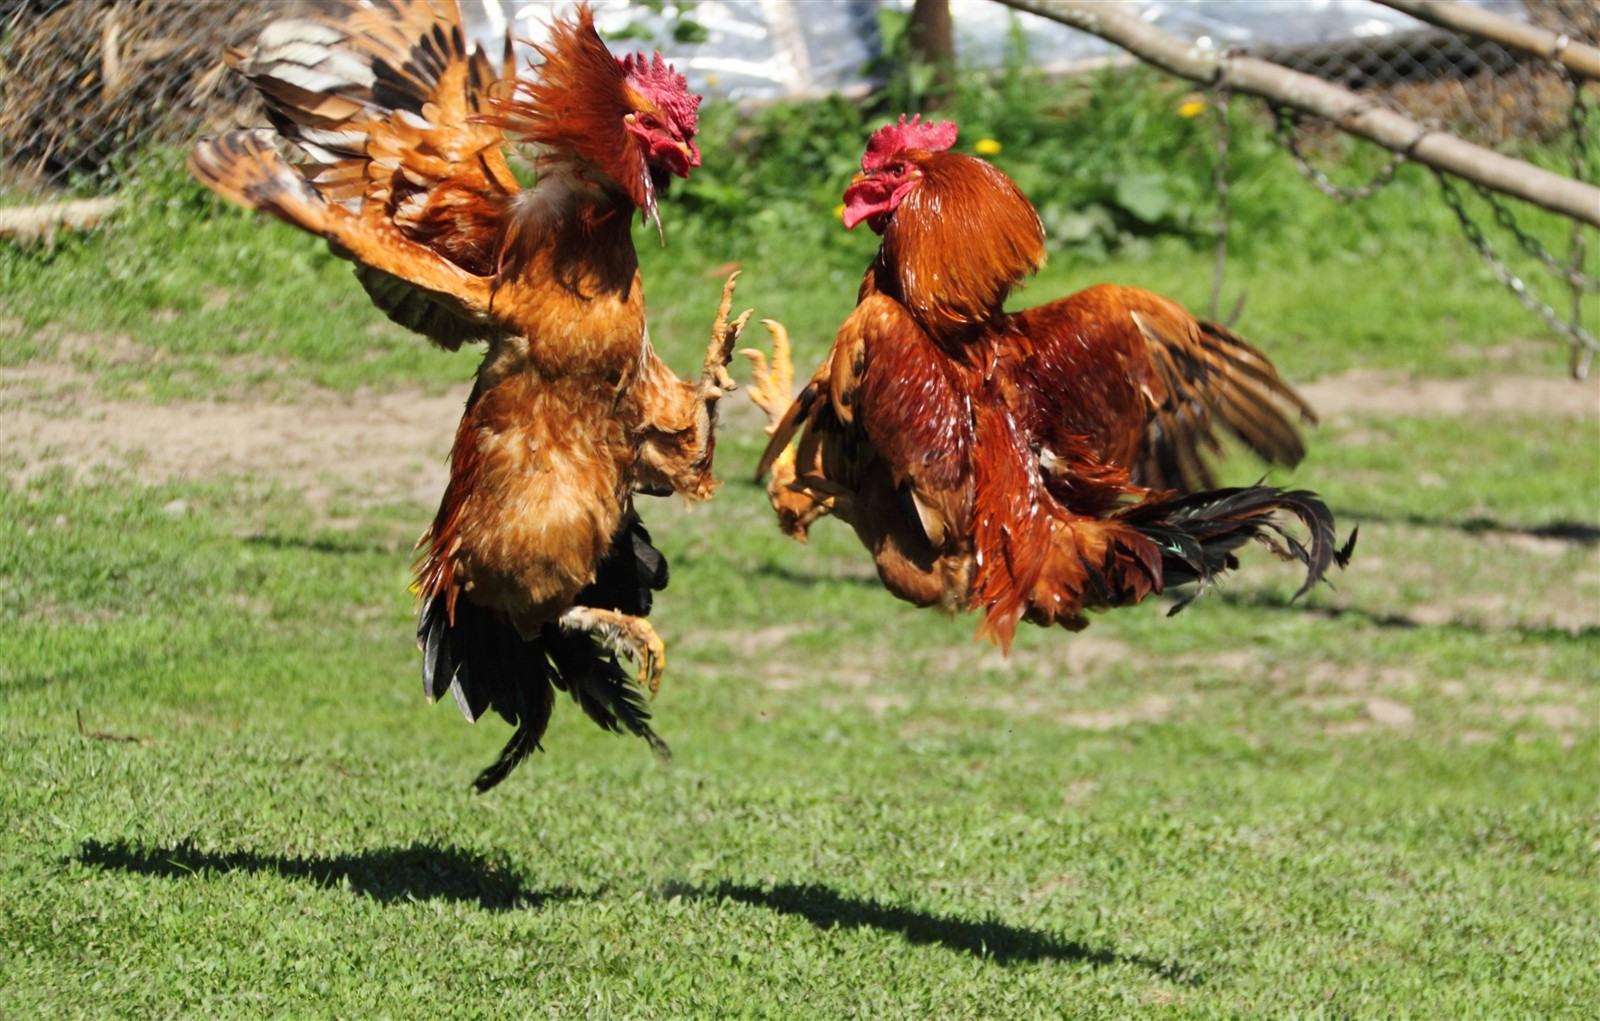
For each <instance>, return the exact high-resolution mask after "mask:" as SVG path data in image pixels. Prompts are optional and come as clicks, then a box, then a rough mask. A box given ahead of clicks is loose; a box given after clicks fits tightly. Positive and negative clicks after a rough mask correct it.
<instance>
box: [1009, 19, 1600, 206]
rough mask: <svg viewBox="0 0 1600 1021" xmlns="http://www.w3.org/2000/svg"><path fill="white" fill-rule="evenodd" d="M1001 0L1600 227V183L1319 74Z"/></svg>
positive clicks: (1131, 26)
mask: <svg viewBox="0 0 1600 1021" xmlns="http://www.w3.org/2000/svg"><path fill="white" fill-rule="evenodd" d="M1000 2H1001V3H1003V4H1005V5H1007V6H1008V7H1014V8H1016V9H1017V10H1020V11H1028V12H1029V13H1031V14H1037V15H1039V16H1041V17H1045V18H1049V19H1050V20H1052V21H1059V22H1060V23H1062V24H1063V25H1069V26H1071V27H1072V28H1076V29H1080V30H1082V31H1084V32H1089V33H1091V34H1093V35H1097V36H1099V37H1100V38H1102V39H1104V40H1106V41H1107V42H1111V43H1115V44H1116V45H1118V46H1120V47H1122V48H1123V49H1125V50H1127V51H1128V52H1129V53H1132V54H1133V55H1134V56H1136V57H1138V58H1139V59H1140V60H1144V61H1146V62H1148V63H1151V64H1155V65H1157V66H1158V67H1161V68H1163V69H1165V70H1167V71H1170V72H1171V73H1173V74H1175V75H1178V76H1180V77H1183V78H1188V79H1190V80H1192V81H1197V82H1202V83H1212V82H1215V81H1217V80H1218V78H1219V76H1221V75H1223V74H1224V73H1225V74H1226V76H1227V84H1228V87H1229V88H1230V89H1232V90H1233V91H1234V92H1236V93H1244V94H1246V95H1251V96H1256V97H1257V98H1260V99H1265V100H1267V101H1268V102H1271V103H1274V104H1276V105H1278V106H1285V107H1289V108H1290V109H1293V110H1299V111H1300V112H1302V113H1308V114H1312V115H1314V116H1317V117H1322V118H1325V119H1327V120H1329V121H1332V122H1333V124H1334V125H1336V126H1337V127H1339V128H1340V129H1341V130H1343V131H1346V132H1348V133H1349V134H1352V135H1356V136H1358V137H1360V138H1365V139H1367V140H1368V141H1370V142H1375V143H1377V144H1378V145H1381V146H1383V147H1385V148H1387V149H1391V150H1393V151H1395V152H1402V153H1405V154H1406V155H1407V156H1408V157H1410V158H1411V159H1413V160H1415V161H1416V162H1418V163H1421V164H1423V165H1424V166H1428V167H1432V168H1433V169H1435V170H1439V171H1443V172H1444V173H1447V174H1452V175H1454V176H1456V177H1459V178H1461V179H1463V180H1466V181H1471V182H1472V183H1473V184H1479V185H1482V186H1484V187H1485V188H1491V189H1493V190H1495V191H1498V192H1502V193H1504V194H1506V195H1510V196H1512V197H1514V198H1519V199H1522V200H1523V201H1526V202H1531V203H1533V204H1534V205H1536V206H1539V207H1541V208H1543V209H1548V210H1550V211H1551V212H1553V213H1560V214H1561V215H1563V216H1567V217H1570V218H1572V219H1574V220H1577V221H1579V222H1580V223H1587V224H1589V225H1591V226H1595V227H1600V188H1596V187H1593V186H1592V185H1588V184H1585V183H1583V182H1582V181H1575V180H1572V179H1571V178H1567V177H1562V176H1561V175H1560V174H1553V173H1551V172H1550V171H1548V170H1543V169H1541V168H1539V167H1536V166H1534V165H1533V164H1531V163H1526V162H1524V161H1522V160H1518V159H1512V158H1511V157H1509V156H1502V155H1500V154H1499V153H1497V152H1494V151H1492V150H1489V149H1485V148H1483V147H1481V146H1476V145H1473V144H1472V143H1470V142H1466V141H1463V140H1461V139H1459V138H1457V137H1456V136H1454V135H1452V134H1450V133H1449V132H1448V131H1442V130H1436V129H1433V128H1430V127H1428V126H1427V125H1425V124H1421V123H1419V122H1418V121H1415V120H1413V119H1412V118H1410V117H1407V116H1406V115H1405V114H1402V113H1397V112H1396V111H1394V110H1391V109H1388V108H1386V107H1384V106H1381V105H1378V104H1375V103H1373V102H1372V101H1371V100H1370V99H1367V98H1364V97H1362V96H1359V95H1357V94H1356V93H1354V92H1351V91H1350V90H1349V89H1344V88H1340V87H1339V86H1337V85H1333V84H1330V83H1328V82H1325V81H1323V80H1322V79H1320V78H1316V77H1313V76H1312V75H1309V74H1301V73H1300V72H1298V71H1291V70H1290V69H1288V68H1286V67H1283V66H1281V65H1278V64H1274V63H1271V62H1269V61H1265V60H1261V59H1259V58H1257V57H1247V56H1231V57H1227V58H1224V57H1223V56H1222V55H1221V54H1219V53H1215V52H1213V51H1211V50H1204V49H1201V48H1200V47H1198V46H1195V45H1194V44H1193V43H1190V42H1187V41H1185V40H1183V39H1179V38H1178V37H1177V36H1174V35H1170V34H1168V33H1166V32H1163V31H1161V30H1160V29H1158V28H1155V27H1153V26H1151V25H1147V24H1145V23H1144V22H1142V21H1140V20H1139V19H1138V18H1136V17H1134V16H1133V15H1131V14H1127V13H1124V12H1123V10H1121V9H1120V7H1119V6H1118V5H1116V4H1111V3H1096V2H1093V0H1000ZM1224 63H1225V64H1226V71H1224V70H1223V66H1224Z"/></svg>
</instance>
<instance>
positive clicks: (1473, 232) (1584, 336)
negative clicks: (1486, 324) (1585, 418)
mask: <svg viewBox="0 0 1600 1021" xmlns="http://www.w3.org/2000/svg"><path fill="white" fill-rule="evenodd" d="M1434 176H1435V177H1437V178H1438V179H1439V187H1440V189H1441V190H1442V191H1443V193H1444V200H1445V204H1446V205H1448V206H1449V207H1450V210H1451V212H1453V213H1455V214H1456V219H1457V220H1459V221H1461V229H1462V231H1463V232H1464V233H1465V234H1466V235H1467V241H1469V242H1470V243H1471V244H1472V247H1473V248H1476V249H1477V250H1478V254H1479V255H1481V256H1483V261H1484V262H1486V263H1488V265H1489V269H1490V270H1491V271H1493V273H1494V275H1495V278H1496V279H1497V280H1499V281H1500V282H1501V283H1502V284H1504V285H1505V286H1506V287H1508V288H1510V289H1511V293H1512V294H1514V295H1516V298H1517V300H1518V301H1519V302H1521V303H1522V307H1523V308H1525V309H1527V310H1528V311H1529V312H1532V313H1533V314H1534V315H1536V316H1538V317H1539V318H1540V319H1542V320H1544V323H1545V325H1546V326H1548V327H1549V328H1550V329H1552V330H1554V331H1555V332H1556V333H1559V334H1561V335H1562V336H1564V337H1566V338H1567V340H1568V341H1569V342H1571V343H1572V345H1573V346H1574V357H1573V365H1572V373H1573V375H1574V376H1575V377H1576V378H1578V379H1582V378H1584V376H1586V375H1587V374H1588V371H1589V362H1590V360H1591V359H1592V358H1593V357H1594V354H1595V352H1596V351H1600V340H1596V339H1595V338H1594V337H1593V336H1591V335H1590V334H1589V332H1588V331H1587V330H1585V329H1584V328H1583V326H1582V325H1580V321H1579V320H1578V319H1576V318H1574V319H1573V321H1572V322H1570V323H1569V322H1566V321H1564V320H1563V319H1561V317H1560V316H1558V315H1556V310H1555V309H1553V308H1551V307H1550V306H1549V305H1546V304H1545V303H1544V302H1542V301H1540V300H1539V299H1538V298H1536V297H1534V296H1533V295H1532V294H1530V293H1529V292H1528V285H1527V284H1525V283H1523V282H1522V279H1521V278H1520V277H1518V276H1517V275H1516V274H1515V273H1513V272H1511V269H1510V268H1509V267H1508V266H1506V264H1505V263H1504V262H1502V261H1501V260H1500V257H1499V256H1498V255H1496V254H1495V252H1494V249H1493V248H1492V247H1491V246H1490V244H1489V239H1488V238H1486V237H1485V236H1484V234H1483V229H1482V228H1480V227H1479V226H1478V224H1477V223H1476V222H1475V221H1474V220H1473V219H1472V217H1471V215H1470V214H1468V212H1467V209H1466V205H1465V203H1464V202H1463V201H1462V198H1461V193H1460V191H1458V190H1457V189H1456V185H1455V182H1454V181H1452V180H1451V179H1450V176H1449V175H1448V174H1445V173H1442V172H1440V171H1437V170H1436V171H1434Z"/></svg>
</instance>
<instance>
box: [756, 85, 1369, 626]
mask: <svg viewBox="0 0 1600 1021" xmlns="http://www.w3.org/2000/svg"><path fill="white" fill-rule="evenodd" d="M955 136H956V126H955V125H954V124H951V123H948V122H946V123H937V124H936V123H932V122H926V123H925V122H922V121H921V119H920V118H912V120H911V121H909V122H907V120H906V119H905V118H904V117H901V118H900V120H899V122H898V123H896V124H892V125H889V126H887V127H885V128H883V129H882V130H880V131H878V132H877V133H875V134H874V135H873V136H872V138H871V141H870V142H869V144H868V147H867V152H866V155H865V156H864V157H863V159H862V161H861V167H862V173H861V174H860V175H858V176H857V177H856V178H855V180H854V182H853V183H852V184H851V186H850V188H849V189H848V190H847V191H846V192H845V196H844V201H845V206H844V221H845V226H846V227H854V226H856V225H857V224H859V223H862V222H866V223H867V224H868V225H869V226H870V227H871V228H872V229H873V230H874V231H876V232H877V233H879V234H881V235H882V236H883V244H882V246H881V247H880V249H879V251H878V257H877V259H876V260H875V261H874V262H873V263H872V266H871V267H870V268H869V269H868V270H867V273H866V277H865V279H863V280H862V283H861V292H860V298H859V304H858V305H857V307H856V310H855V312H854V313H852V314H851V316H850V317H849V318H848V319H847V320H846V321H845V323H844V325H843V327H841V328H840V330H839V334H838V337H837V338H836V339H835V340H834V343H833V347H832V349H831V350H830V351H829V353H828V355H827V358H826V359H825V360H824V362H823V364H822V367H821V368H820V369H818V370H817V373H816V375H814V376H813V377H812V378H811V381H810V383H808V384H807V385H806V387H805V388H804V389H803V390H802V391H801V392H800V395H799V396H798V397H797V398H795V399H794V401H793V402H790V401H789V399H788V398H789V393H790V387H791V385H792V379H793V373H792V369H791V368H790V364H789V347H788V340H787V337H786V335H785V334H784V332H783V330H782V328H781V327H780V326H778V325H777V324H775V323H768V324H767V325H768V327H769V328H770V329H771V330H772V332H773V337H774V353H773V359H772V365H771V366H770V367H769V366H768V364H767V362H766V359H765V357H764V356H763V355H762V354H761V353H760V352H756V351H753V350H747V351H746V352H745V353H746V354H747V355H749V356H750V358H751V360H752V361H753V362H754V363H755V368H756V378H757V386H756V387H755V388H754V389H753V392H752V396H753V397H754V398H755V400H756V402H757V404H759V405H760V406H761V407H762V408H763V409H764V410H765V411H766V412H767V414H768V415H769V417H770V418H771V420H772V424H771V426H769V428H768V432H769V433H770V434H771V437H772V438H771V441H770V442H769V444H768V445H767V449H766V453H765V455H764V456H763V457H762V460H761V463H760V468H759V469H758V472H757V477H758V478H759V477H761V476H762V475H764V474H765V473H766V472H767V471H768V470H769V469H771V470H772V472H773V478H772V482H771V483H770V484H769V487H768V495H769V497H770V499H771V501H772V505H773V508H774V510H776V511H777V514H778V519H779V523H780V525H781V527H782V528H783V529H784V531H786V532H787V533H789V534H790V535H793V536H795V537H797V538H799V539H802V540H803V539H804V538H805V535H806V529H807V527H808V526H809V525H810V524H811V523H812V522H813V521H815V520H816V519H817V518H818V517H820V516H822V515H825V514H832V515H834V516H836V517H839V518H842V519H844V520H845V521H847V522H849V523H850V525H851V526H852V527H853V528H854V529H855V531H856V534H857V535H858V536H859V537H860V539H861V541H862V542H863V543H864V544H865V545H866V547H867V548H868V549H869V550H871V551H872V555H873V559H874V560H875V562H876V563H877V567H878V574H879V577H880V578H881V579H882V580H883V583H884V585H885V586H886V587H887V588H888V589H889V590H890V591H891V592H893V593H894V594H895V595H897V596H899V597H900V598H902V599H905V600H908V601H910V602H912V603H915V604H917V605H919V606H930V605H938V606H942V607H944V608H946V609H947V610H951V611H959V610H967V609H973V608H978V609H981V610H982V611H983V613H984V622H983V626H982V629H981V633H983V634H985V635H986V636H988V637H990V638H991V639H993V640H994V641H996V642H997V643H998V644H1000V646H1001V647H1002V648H1007V647H1009V645H1010V643H1011V640H1012V637H1013V635H1014V633H1015V630H1016V626H1017V623H1018V621H1020V620H1024V619H1026V620H1029V621H1032V622H1034V623H1036V624H1042V625H1047V624H1061V625H1063V626H1065V627H1067V628H1069V629H1071V630H1078V629H1080V628H1083V627H1084V626H1086V625H1087V623H1088V621H1087V619H1086V618H1085V616H1084V612H1085V611H1086V610H1101V609H1108V608H1110V607H1114V606H1125V605H1130V604H1133V603H1137V602H1139V601H1140V600H1142V599H1144V598H1145V597H1146V596H1148V595H1150V594H1151V593H1156V592H1161V591H1163V590H1164V589H1166V588H1168V587H1171V586H1176V585H1180V584H1184V583H1187V582H1199V583H1201V584H1202V585H1203V584H1204V583H1205V582H1207V581H1209V580H1210V579H1211V578H1212V577H1213V576H1215V575H1216V574H1217V572H1219V571H1221V570H1223V569H1224V568H1229V567H1233V566H1235V561H1234V558H1233V551H1234V550H1236V549H1237V548H1238V547H1240V546H1241V545H1243V544H1244V542H1245V541H1246V540H1248V539H1252V538H1254V539H1260V540H1262V541H1264V542H1265V543H1266V544H1267V545H1268V546H1270V547H1271V548H1272V549H1273V550H1274V551H1275V552H1277V553H1278V554H1279V555H1280V556H1284V557H1291V556H1292V557H1294V558H1296V559H1298V560H1299V561H1300V562H1301V563H1303V564H1304V565H1305V567H1306V569H1307V578H1306V582H1305V586H1304V587H1303V588H1302V589H1301V592H1304V591H1305V590H1306V589H1307V588H1309V587H1310V586H1311V585H1313V584H1315V583H1316V581H1317V580H1319V579H1320V578H1322V577H1323V575H1324V573H1325V572H1326V571H1327V569H1328V567H1329V566H1330V565H1331V564H1333V563H1338V564H1339V565H1341V566H1343V565H1344V563H1345V561H1346V560H1347V558H1348V557H1349V554H1350V551H1351V545H1352V544H1353V542H1354V535H1353V534H1352V536H1351V541H1350V542H1349V543H1347V544H1346V545H1345V546H1344V547H1343V548H1336V545H1335V540H1334V532H1333V517H1332V515H1331V514H1330V513H1329V511H1328V508H1327V506H1326V505H1325V504H1324V503H1323V502H1322V501H1321V500H1319V499H1318V498H1317V497H1316V496H1315V495H1314V494H1312V493H1309V492H1304V491H1293V492H1286V491H1284V490H1281V489H1276V488H1273V487H1270V486H1261V485H1256V486H1249V487H1245V488H1239V489H1213V488H1211V487H1212V486H1213V485H1214V483H1213V482H1212V478H1211V474H1210V472H1209V470H1208V469H1207V466H1206V463H1205V461H1204V458H1203V452H1204V451H1212V452H1215V451H1217V450H1219V449H1220V446H1219V441H1218V436H1217V432H1218V427H1219V426H1220V427H1221V428H1222V429H1225V430H1226V431H1228V432H1230V433H1232V434H1233V435H1235V436H1237V437H1238V438H1239V439H1241V440H1243V441H1244V442H1245V443H1246V444H1247V445H1248V446H1249V447H1250V448H1251V449H1252V450H1254V451H1255V452H1256V453H1257V454H1259V455H1261V456H1262V457H1263V458H1265V459H1266V460H1268V461H1270V462H1276V463H1280V464H1286V465H1294V464H1296V463H1298V462H1299V461H1300V459H1301V457H1302V456H1303V454H1304V447H1303V445H1302V443H1301V441H1300V438H1299V435H1298V433H1297V431H1296V427H1295V423H1294V418H1295V417H1299V418H1301V419H1304V420H1306V421H1313V420H1314V419H1313V416H1312V413H1311V410H1310V408H1308V407H1307V406H1306V404H1305V402H1304V401H1302V400H1301V399H1300V398H1299V396H1297V395H1296V394H1295V393H1294V391H1292V390H1290V389H1289V387H1288V386H1286V385H1285V384H1284V383H1283V381H1282V380H1281V379H1279V378H1278V374H1277V372H1276V371H1275V370H1274V369H1273V367H1272V365H1271V364H1270V363H1269V362H1268V361H1267V360H1266V358H1265V357H1264V356H1263V355H1262V354H1261V353H1260V352H1259V351H1257V350H1255V349H1254V348H1252V347H1251V346H1250V345H1248V344H1246V343H1245V342H1244V341H1242V340H1240V339H1239V338H1238V337H1236V336H1234V335H1233V334H1232V333H1230V332H1229V331H1227V330H1226V329H1224V328H1222V327H1220V326H1217V325H1214V324H1211V323H1203V322H1199V321H1197V320H1196V319H1194V317H1192V316H1190V315H1189V314H1188V313H1187V312H1185V311H1184V310H1183V309H1182V308H1180V307H1179V306H1178V305H1176V304H1174V303H1173V302H1171V301H1168V300H1167V299H1165V298H1162V297H1160V296H1158V295H1155V294H1151V293H1150V292H1148V291H1141V290H1137V289H1134V288H1129V287H1114V286H1110V285H1101V286H1098V287H1093V288H1090V289H1089V290H1087V291H1083V292H1081V293H1079V294H1074V295H1072V296H1070V297H1067V298H1063V299H1061V300H1060V301H1055V302H1052V303H1050V304H1048V305H1042V306H1040V307H1038V308H1033V309H1029V310H1027V311H1025V312H1020V313H1016V314H1009V313H1007V312H1006V311H1005V309H1004V307H1003V306H1004V304H1005V301H1006V298H1007V297H1008V295H1009V294H1010V293H1011V290H1012V288H1014V287H1016V286H1017V285H1018V284H1020V283H1021V282H1022V281H1023V279H1024V278H1025V277H1026V276H1027V275H1028V274H1030V273H1032V272H1033V271H1035V270H1036V269H1038V268H1039V266H1040V265H1042V264H1043V262H1044V257H1045V248H1044V229H1043V227H1042V225H1041V224H1040V222H1039V217H1038V215H1037V214H1036V213H1035V211H1034V209H1033V207H1032V205H1030V204H1029V202H1028V200H1027V198H1026V197H1024V196H1023V194H1022V192H1021V191H1020V190H1018V188H1017V186H1016V185H1015V184H1013V183H1012V181H1011V180H1010V178H1008V177H1006V176H1005V175H1004V174H1002V173H1001V172H1000V171H999V170H997V169H995V168H994V167H993V166H991V165H990V164H988V163H986V162H985V161H983V160H980V159H976V158H974V157H971V156H965V155H962V154H960V153H954V152H950V151H948V150H949V149H950V147H951V146H952V145H954V143H955ZM796 433H799V442H798V444H797V445H795V446H791V445H790V441H791V440H792V439H793V438H794V437H795V435H796ZM1278 511H1287V512H1289V513H1290V514H1293V515H1294V516H1296V517H1298V518H1299V519H1300V520H1301V521H1302V522H1303V523H1304V524H1305V525H1306V527H1307V528H1308V529H1309V530H1310V539H1309V541H1308V542H1307V543H1306V544H1304V545H1302V544H1301V543H1300V542H1298V541H1296V540H1295V539H1293V538H1292V537H1291V536H1289V535H1288V534H1287V533H1285V532H1284V531H1283V530H1282V528H1281V527H1280V525H1279V524H1278V522H1277V521H1276V519H1275V516H1276V512H1278ZM1179 605H1180V606H1181V605H1183V604H1179Z"/></svg>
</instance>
